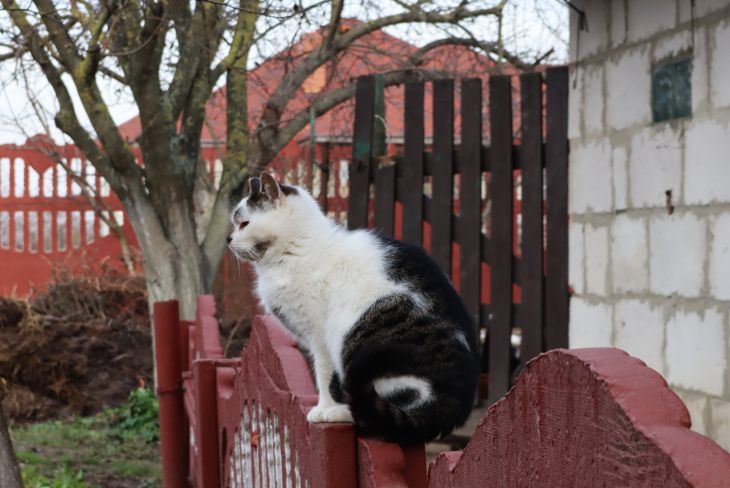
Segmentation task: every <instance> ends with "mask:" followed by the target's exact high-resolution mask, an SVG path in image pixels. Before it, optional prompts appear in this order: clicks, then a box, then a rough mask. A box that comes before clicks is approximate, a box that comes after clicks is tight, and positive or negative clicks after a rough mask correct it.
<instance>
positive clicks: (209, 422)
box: [193, 360, 220, 488]
mask: <svg viewBox="0 0 730 488" xmlns="http://www.w3.org/2000/svg"><path fill="white" fill-rule="evenodd" d="M193 377H194V378H195V385H194V386H193V387H194V388H195V391H196V395H195V398H196V401H197V405H196V409H195V411H196V415H197V417H198V419H197V420H198V421H197V426H198V429H197V432H196V433H195V434H196V437H197V443H198V449H199V452H200V456H199V465H198V469H199V470H200V471H199V473H200V477H199V478H198V481H200V483H201V486H202V487H204V488H208V487H209V486H210V487H217V486H220V458H219V456H218V402H217V395H218V394H217V391H216V363H215V362H214V361H210V360H198V361H194V362H193Z"/></svg>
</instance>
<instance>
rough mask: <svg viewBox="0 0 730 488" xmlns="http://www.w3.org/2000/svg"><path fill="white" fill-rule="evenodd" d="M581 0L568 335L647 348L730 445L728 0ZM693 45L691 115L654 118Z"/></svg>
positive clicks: (641, 353)
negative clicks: (654, 94)
mask: <svg viewBox="0 0 730 488" xmlns="http://www.w3.org/2000/svg"><path fill="white" fill-rule="evenodd" d="M573 3H574V4H575V5H576V6H578V7H579V8H580V9H582V10H583V11H585V13H586V17H587V23H588V30H587V31H585V30H582V31H578V21H577V20H578V19H577V15H576V14H575V13H574V12H572V13H571V26H570V28H571V36H570V37H571V41H570V56H571V84H570V86H571V92H570V110H569V117H570V121H569V137H570V198H569V207H570V213H571V223H570V229H569V230H570V236H569V239H570V267H569V279H570V284H571V288H572V290H573V296H572V298H571V309H570V344H571V346H572V347H590V346H615V347H620V348H622V349H624V350H626V351H628V352H629V353H630V354H632V355H634V356H638V357H639V358H641V359H642V360H644V361H645V362H646V363H647V364H648V365H649V366H650V367H652V368H654V369H656V370H657V371H659V372H660V373H662V375H664V377H665V378H667V380H668V381H669V383H670V385H671V386H672V387H673V388H674V389H675V391H677V392H678V393H679V394H680V396H681V397H682V398H683V399H684V401H685V403H686V404H687V406H688V409H689V411H690V414H691V416H692V421H693V428H694V429H695V430H696V431H698V432H701V433H703V434H706V435H709V436H710V437H712V438H714V439H715V440H716V441H717V442H718V443H719V444H720V445H722V446H723V447H725V448H726V449H728V450H730V54H728V53H730V0H724V1H720V0H695V2H692V1H691V0H610V1H609V0H583V1H574V2H573ZM693 3H694V7H692V4H693ZM688 53H689V54H691V56H692V59H693V66H692V116H691V117H687V118H682V119H676V120H673V121H668V122H663V123H658V124H654V123H653V122H652V111H651V70H652V66H653V64H654V63H658V62H662V61H665V60H668V59H671V58H673V57H676V56H679V55H682V56H685V55H687V54H688Z"/></svg>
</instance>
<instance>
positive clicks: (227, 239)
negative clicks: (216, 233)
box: [226, 236, 233, 244]
mask: <svg viewBox="0 0 730 488" xmlns="http://www.w3.org/2000/svg"><path fill="white" fill-rule="evenodd" d="M232 240H233V237H231V236H228V237H226V243H228V244H230V243H231V241H232Z"/></svg>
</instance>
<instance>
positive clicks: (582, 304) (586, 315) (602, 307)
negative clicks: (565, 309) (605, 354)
mask: <svg viewBox="0 0 730 488" xmlns="http://www.w3.org/2000/svg"><path fill="white" fill-rule="evenodd" d="M568 332H569V341H570V347H572V348H578V347H607V346H610V345H611V306H610V305H608V304H606V303H600V302H599V303H596V302H590V301H587V300H585V299H583V298H578V297H573V298H571V299H570V325H569V331H568Z"/></svg>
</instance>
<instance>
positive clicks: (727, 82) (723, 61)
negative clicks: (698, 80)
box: [692, 20, 730, 108]
mask: <svg viewBox="0 0 730 488" xmlns="http://www.w3.org/2000/svg"><path fill="white" fill-rule="evenodd" d="M728 46H730V20H724V21H722V22H720V23H718V24H717V27H715V29H714V30H713V31H712V39H711V42H710V54H711V57H710V94H711V98H712V106H713V107H714V108H722V107H728V106H730V56H728ZM692 88H694V86H693V87H692Z"/></svg>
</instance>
